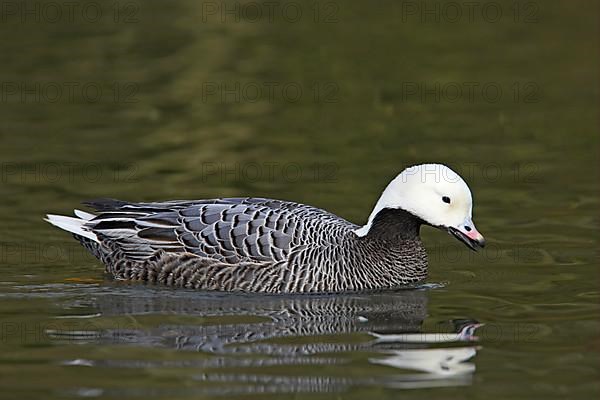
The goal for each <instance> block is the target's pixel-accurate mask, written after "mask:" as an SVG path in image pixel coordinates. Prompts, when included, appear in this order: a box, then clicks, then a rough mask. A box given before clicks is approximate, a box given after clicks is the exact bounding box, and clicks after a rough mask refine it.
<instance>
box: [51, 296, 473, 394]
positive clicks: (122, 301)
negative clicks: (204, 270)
mask: <svg viewBox="0 0 600 400" xmlns="http://www.w3.org/2000/svg"><path fill="white" fill-rule="evenodd" d="M427 295H428V291H427V290H405V291H398V292H393V293H376V294H360V295H358V294H357V295H336V296H300V297H283V296H257V295H232V294H227V295H223V294H211V293H194V292H187V291H183V292H176V291H158V290H129V291H128V292H126V293H118V294H115V293H111V294H103V295H99V296H96V297H95V300H94V303H93V304H92V307H93V309H94V310H95V311H97V314H98V315H100V316H96V315H92V318H94V319H97V318H101V319H103V320H106V319H108V320H111V319H114V317H120V316H124V315H126V316H128V317H131V318H135V317H140V316H143V315H146V316H155V317H156V316H160V318H161V322H160V323H158V324H153V326H144V327H141V326H135V327H132V326H129V327H126V326H120V327H116V328H114V329H88V330H79V331H77V332H73V331H60V330H54V331H50V332H48V334H49V335H51V336H52V337H53V338H54V339H55V340H64V339H68V340H71V341H72V340H74V339H76V340H80V341H82V342H86V343H95V344H111V345H112V344H127V345H135V346H152V347H162V348H172V349H177V350H190V351H197V352H202V353H204V354H205V355H208V356H207V357H199V358H198V359H197V360H189V359H186V360H182V361H169V363H166V362H162V361H144V362H143V365H144V367H152V366H157V367H195V368H200V369H201V370H200V371H201V373H200V372H199V373H198V374H195V375H194V379H196V380H199V381H202V382H211V383H212V384H211V385H210V387H211V391H214V390H215V386H214V385H215V384H217V385H218V384H219V383H221V384H227V386H226V387H222V389H223V392H222V393H226V394H230V393H231V391H232V390H234V389H232V388H231V387H230V386H229V385H230V384H232V383H235V384H236V386H235V387H236V388H237V389H235V390H239V391H241V392H251V393H263V392H298V391H310V392H321V391H334V390H343V389H344V388H348V387H351V386H353V385H365V384H367V385H369V384H372V385H380V386H381V385H383V386H387V387H393V388H416V387H433V386H454V385H465V384H469V383H470V381H471V377H472V374H473V373H474V371H475V366H474V364H472V363H469V362H467V361H468V360H470V359H471V358H473V357H474V356H475V354H476V352H477V350H478V347H477V346H474V345H473V343H472V342H473V341H474V340H476V338H475V336H473V334H474V331H475V329H476V328H477V327H479V326H480V325H479V324H478V323H477V322H475V321H456V325H457V326H456V328H455V331H454V332H447V333H440V332H430V333H427V332H422V331H421V326H422V323H423V320H424V319H425V317H426V316H427ZM182 316H185V317H186V318H191V320H187V319H186V322H185V324H184V323H181V321H180V319H181V317H182ZM196 317H199V318H198V319H197V320H194V318H196ZM178 319H179V323H175V322H174V321H177V320H178ZM189 321H194V322H189ZM461 342H467V343H468V345H466V344H462V345H460V343H461ZM457 343H458V344H459V345H457ZM66 363H67V364H69V365H87V366H104V367H116V366H118V367H139V366H140V365H141V364H140V362H138V361H135V362H134V361H131V362H128V361H122V360H112V361H111V360H101V361H99V360H83V359H77V360H69V361H67V362H66ZM324 364H327V365H348V364H354V365H356V366H358V367H357V368H360V369H361V371H362V372H361V374H360V375H359V376H348V375H346V374H345V373H344V370H343V368H340V369H339V370H338V371H337V374H336V373H335V370H328V371H334V376H314V375H313V374H314V373H315V372H316V371H318V369H315V368H306V369H305V371H306V372H307V375H306V376H297V375H296V374H297V371H302V369H298V367H299V366H300V368H302V366H311V365H312V366H317V365H324ZM369 365H370V367H368V366H369ZM266 366H281V367H282V369H281V370H280V371H279V372H280V373H281V374H277V375H269V374H257V370H256V368H258V367H266ZM293 366H296V368H293ZM378 366H379V367H378ZM382 366H387V367H394V368H395V369H390V370H389V371H385V367H382ZM288 367H289V369H287V370H286V369H285V368H288ZM222 368H228V371H229V370H230V369H231V368H237V369H239V372H229V373H223V372H222ZM382 368H383V369H382ZM248 369H251V373H250V371H249V370H248ZM370 370H376V371H377V372H376V373H374V374H373V376H369V372H370ZM355 371H356V369H355ZM355 374H356V373H355V372H354V373H353V374H351V375H355ZM217 387H220V386H217ZM216 391H217V392H219V390H216Z"/></svg>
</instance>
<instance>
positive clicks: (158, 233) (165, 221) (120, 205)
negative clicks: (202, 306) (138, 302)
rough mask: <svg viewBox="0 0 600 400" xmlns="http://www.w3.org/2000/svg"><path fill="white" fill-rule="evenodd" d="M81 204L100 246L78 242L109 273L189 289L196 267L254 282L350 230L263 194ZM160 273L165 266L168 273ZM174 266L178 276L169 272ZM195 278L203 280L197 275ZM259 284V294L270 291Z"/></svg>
mask: <svg viewBox="0 0 600 400" xmlns="http://www.w3.org/2000/svg"><path fill="white" fill-rule="evenodd" d="M87 204H88V205H89V206H91V207H93V208H95V209H96V210H97V211H98V212H99V213H98V215H97V216H95V217H94V218H92V219H90V220H89V221H88V222H87V223H86V227H87V228H88V229H89V230H91V231H92V232H93V233H95V234H96V236H97V237H98V238H99V240H100V243H101V245H100V246H95V245H94V244H93V243H91V242H90V241H88V240H83V242H84V244H85V245H86V247H88V248H89V249H90V250H91V251H92V252H94V254H96V255H97V256H98V257H99V258H100V259H101V260H102V261H103V262H104V263H105V264H106V265H107V267H108V270H109V272H111V273H112V274H113V275H115V276H116V277H123V278H127V279H132V278H136V279H140V280H165V279H171V280H173V279H175V280H176V279H177V277H178V276H180V277H181V279H180V282H179V284H180V285H188V286H189V285H191V283H190V282H191V281H190V279H191V278H190V276H191V275H193V272H192V271H194V270H198V269H202V270H203V271H202V274H204V276H206V274H207V273H208V270H211V271H213V272H214V273H215V274H221V275H223V276H226V275H232V278H231V279H232V280H237V281H240V280H244V279H246V280H250V279H251V278H250V277H248V276H245V277H239V275H240V274H242V275H243V274H247V273H249V272H251V273H252V279H253V280H254V281H255V283H256V280H257V279H258V278H259V277H257V274H258V275H265V277H268V276H283V275H285V272H286V271H288V272H289V271H292V270H293V269H294V268H292V267H291V264H296V266H297V264H301V263H304V264H306V260H300V261H299V260H298V258H306V257H310V256H311V254H312V253H311V251H310V250H312V249H318V248H331V247H335V245H336V244H339V242H340V241H341V240H342V239H343V238H344V237H345V236H346V235H347V234H348V232H349V231H350V230H352V229H356V226H355V225H354V224H351V223H350V222H348V221H346V220H344V219H342V218H340V217H337V216H335V215H333V214H331V213H329V212H327V211H325V210H322V209H319V208H316V207H312V206H308V205H304V204H299V203H294V202H287V201H281V200H271V199H263V198H223V199H212V200H199V201H169V202H162V203H127V202H121V201H118V200H96V201H91V202H88V203H87ZM80 240H81V238H80ZM153 271H154V272H153ZM165 271H171V272H170V274H171V276H170V277H168V276H166V275H165ZM173 271H175V272H177V273H175V275H173V274H174V272H173ZM155 275H156V276H155ZM213 275H214V274H213ZM161 276H162V278H161ZM184 276H187V277H188V278H190V279H187V278H186V279H184V278H183V277H184ZM235 276H238V277H237V278H235ZM233 278H235V279H233ZM194 280H195V281H198V280H202V279H200V278H199V277H198V276H196V277H195V278H194ZM204 280H205V281H206V280H207V279H206V278H204ZM213 280H214V276H213ZM222 280H225V278H222ZM163 283H165V282H163ZM238 283H240V282H238ZM275 283H276V282H270V285H274V284H275ZM197 284H198V282H195V283H194V286H197ZM204 284H207V282H204ZM212 284H214V285H216V286H218V285H221V284H222V282H216V281H215V282H213V283H212ZM248 284H249V283H247V284H246V285H248ZM264 284H265V285H266V284H269V282H266V283H264ZM236 288H237V287H234V289H236ZM259 289H260V288H259ZM265 289H267V290H261V291H270V290H268V288H265ZM252 290H255V289H254V288H253V289H252Z"/></svg>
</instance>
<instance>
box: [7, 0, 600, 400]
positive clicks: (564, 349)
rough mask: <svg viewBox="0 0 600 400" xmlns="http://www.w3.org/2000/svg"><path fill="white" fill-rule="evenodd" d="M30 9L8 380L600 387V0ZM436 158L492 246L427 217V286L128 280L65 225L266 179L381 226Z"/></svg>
mask: <svg viewBox="0 0 600 400" xmlns="http://www.w3.org/2000/svg"><path fill="white" fill-rule="evenodd" d="M9 3H10V2H9ZM29 3H30V6H31V8H30V9H29V10H30V11H29V13H24V11H23V10H22V9H21V8H20V7H22V5H21V3H20V2H14V3H10V4H12V5H8V6H6V7H9V8H6V7H5V8H4V9H3V12H2V14H1V15H0V25H1V26H2V28H3V38H4V40H2V41H0V51H1V52H2V54H3V55H4V57H3V62H2V63H1V64H0V71H1V72H2V87H1V89H2V91H1V93H0V95H1V98H0V103H1V104H0V144H1V146H0V159H1V166H2V169H1V171H0V172H1V176H0V178H1V194H2V200H3V201H2V202H1V204H0V221H2V224H1V226H0V233H1V236H0V268H1V271H2V280H1V282H0V387H2V392H1V394H0V397H2V398H20V399H28V398H32V399H34V398H35V399H37V398H65V397H67V398H80V397H101V398H102V397H106V398H196V397H199V396H202V397H205V398H209V397H213V396H214V397H221V398H223V397H226V398H235V397H238V396H239V397H244V396H246V395H248V394H254V395H261V394H266V393H268V394H269V395H270V396H269V397H273V398H288V397H289V396H290V395H291V394H294V395H295V396H296V397H298V398H328V397H332V396H338V397H343V398H364V397H366V396H369V397H374V396H376V397H377V398H397V397H398V396H404V397H411V398H413V397H414V398H428V399H435V398H463V397H464V398H486V399H488V398H527V399H531V398H560V399H563V398H576V399H582V398H595V397H597V395H598V392H599V391H600V387H599V386H600V385H599V384H598V378H599V375H600V365H599V364H600V362H599V361H598V360H600V357H599V355H600V354H599V353H600V347H599V345H598V336H599V335H598V334H599V331H600V319H599V315H600V314H599V311H600V305H599V302H600V301H599V300H600V299H599V297H600V290H599V287H598V282H599V280H598V278H599V273H598V253H597V247H598V230H599V225H600V221H599V219H598V205H599V204H598V178H599V177H600V176H599V175H600V174H599V173H598V168H597V166H598V145H599V143H598V142H599V140H598V135H597V122H598V119H597V110H598V87H599V86H598V79H597V72H598V53H597V48H598V37H600V36H599V35H598V21H597V18H596V15H597V13H598V7H597V5H595V4H593V3H592V2H569V3H558V4H546V3H537V2H516V3H514V2H494V3H493V4H494V6H495V7H496V8H499V9H500V10H502V17H501V18H500V19H499V20H497V21H491V20H490V18H491V17H490V15H487V16H486V17H484V16H482V15H481V14H480V13H479V11H477V12H476V13H475V14H474V17H473V18H474V19H473V20H470V19H468V18H466V17H463V18H462V19H460V20H457V21H449V20H448V15H449V14H447V13H446V14H444V12H450V11H451V10H449V9H448V8H447V7H448V4H450V3H443V2H442V3H437V2H387V1H382V2H377V4H367V3H365V2H358V1H348V2H343V3H341V2H312V3H310V2H309V3H304V2H287V3H286V2H284V3H281V8H277V9H276V10H279V11H281V10H283V9H284V7H287V8H285V10H286V13H291V12H292V11H293V9H296V10H298V9H299V10H301V11H302V14H301V15H300V16H299V17H298V16H296V17H294V16H293V15H292V14H285V15H284V14H281V13H280V12H279V11H277V12H275V14H273V18H272V19H270V18H268V17H265V15H262V17H260V18H259V19H258V20H257V21H256V22H252V21H253V20H254V18H255V17H256V16H255V14H252V13H253V12H254V11H253V10H252V9H251V7H255V8H256V6H257V5H258V7H259V9H260V7H264V5H263V6H261V5H260V4H261V3H250V2H244V3H236V2H229V3H227V5H224V4H223V3H221V2H194V1H177V2H159V1H150V2H143V3H138V2H135V1H133V2H117V3H114V2H103V1H102V2H96V3H94V5H95V6H94V7H97V8H99V9H100V10H101V14H100V17H97V18H96V17H94V16H93V15H92V14H85V15H82V14H81V13H80V12H79V11H77V12H75V14H73V17H72V19H71V18H70V17H68V15H67V13H66V10H65V9H63V10H62V11H63V14H62V17H61V18H60V19H59V20H58V21H56V22H52V21H51V19H52V18H54V17H52V15H54V14H50V13H51V12H52V9H50V8H48V7H52V5H51V4H55V5H56V4H59V3H52V2H44V1H40V2H29ZM49 4H50V6H49ZM286 4H287V5H286ZM485 4H488V3H485ZM485 4H484V3H481V4H480V6H481V7H480V8H481V9H483V7H484V6H485ZM36 5H37V6H36ZM11 7H12V8H11ZM35 7H38V8H35ZM59 7H65V6H64V5H62V6H61V5H60V4H59ZM223 7H229V8H223ZM236 7H237V8H236ZM249 7H250V8H249ZM294 7H295V8H294ZM422 7H430V8H429V9H430V10H434V11H433V13H438V14H439V17H440V18H439V19H440V21H439V22H437V21H436V20H435V18H434V17H432V15H435V14H426V13H425V14H423V13H422V11H423V10H422ZM436 7H438V8H436ZM487 7H489V6H487ZM223 9H225V10H229V11H228V12H225V13H222V10H223ZM478 9H479V8H478ZM31 10H33V11H31ZM36 10H37V11H36ZM44 10H45V11H44ZM77 10H78V9H77ZM435 10H438V11H435ZM444 10H445V11H444ZM80 11H81V10H80ZM262 11H263V12H265V10H264V8H263V9H262ZM488 11H489V12H491V11H490V10H488ZM86 12H91V11H90V10H87V11H86ZM463 12H466V10H463ZM237 15H239V19H238V18H237V17H236V16H237ZM428 15H429V17H428ZM431 18H434V19H433V20H431ZM469 87H471V88H474V92H473V93H472V97H471V95H470V94H469V93H470V92H469V91H468V88H469ZM484 87H485V88H486V89H485V91H484V90H483V88H484ZM69 88H71V89H69ZM498 89H499V90H500V91H501V93H502V94H501V95H500V96H498V95H496V96H494V94H493V92H492V91H494V90H496V91H497V90H498ZM488 91H489V92H488ZM424 161H439V162H444V163H447V164H449V165H451V166H452V167H453V168H454V169H456V170H458V171H460V172H461V174H462V175H463V176H464V177H465V179H466V180H467V181H468V183H469V184H470V186H471V189H472V191H473V193H474V196H475V211H474V212H475V215H474V218H475V221H476V223H477V226H478V228H479V230H480V231H481V232H482V233H483V234H484V235H486V238H487V239H488V243H489V244H488V246H487V247H486V249H485V251H483V252H480V253H472V252H469V251H468V250H467V249H466V248H464V246H462V245H461V244H460V243H457V242H456V241H455V240H453V239H452V238H451V237H449V236H448V235H446V234H444V233H443V232H439V231H435V230H432V229H428V228H424V229H423V237H424V240H425V243H426V245H427V247H428V250H429V254H430V279H429V281H428V284H427V285H424V286H422V287H419V288H416V289H413V290H404V291H398V292H393V293H377V294H360V295H358V294H355V295H343V296H342V295H340V296H300V297H286V296H251V295H244V296H241V295H223V294H211V293H197V292H193V291H186V290H182V291H175V290H171V289H168V288H157V287H148V286H144V285H126V284H120V283H115V282H113V281H110V280H109V279H107V278H105V277H104V275H103V268H102V266H101V265H100V264H99V263H98V262H97V261H96V260H95V259H93V258H92V257H91V256H89V255H87V254H86V253H85V251H84V250H83V249H81V248H80V247H79V246H78V245H77V243H75V242H74V241H73V240H72V238H71V237H70V236H69V235H67V234H65V233H63V232H60V231H58V230H57V229H54V228H52V227H51V226H49V225H48V224H46V223H44V222H43V221H42V216H43V215H44V213H46V212H55V213H68V212H70V210H71V209H72V208H74V207H76V206H77V204H78V203H79V202H80V201H81V200H84V199H89V198H94V197H102V196H105V197H106V196H110V197H116V198H123V199H128V200H161V199H173V198H209V197H218V196H240V195H256V196H265V197H273V198H282V199H290V200H296V201H299V202H304V203H309V204H313V205H316V206H319V207H322V208H326V209H328V210H330V211H332V212H335V213H337V214H339V215H341V216H343V217H345V218H347V219H349V220H352V221H355V222H357V223H362V222H363V221H364V220H365V219H366V218H367V216H368V214H369V212H370V210H371V207H372V205H373V203H374V202H375V200H376V198H377V196H378V195H379V193H380V191H381V189H382V188H383V187H384V185H385V184H387V182H388V181H389V179H390V178H391V177H393V176H394V175H395V174H396V173H397V172H399V171H400V170H402V169H403V168H404V167H406V166H408V165H410V164H413V163H418V162H424ZM481 324H482V326H480V325H481Z"/></svg>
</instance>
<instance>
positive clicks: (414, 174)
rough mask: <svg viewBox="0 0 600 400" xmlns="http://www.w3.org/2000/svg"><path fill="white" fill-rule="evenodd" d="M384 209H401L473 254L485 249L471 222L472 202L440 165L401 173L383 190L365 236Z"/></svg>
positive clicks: (363, 232)
mask: <svg viewBox="0 0 600 400" xmlns="http://www.w3.org/2000/svg"><path fill="white" fill-rule="evenodd" d="M384 209H402V210H404V211H407V212H409V213H410V214H412V215H414V216H415V217H418V218H420V219H421V220H423V221H424V222H425V223H426V224H429V225H432V226H434V227H437V228H441V229H445V230H447V231H448V232H449V233H451V234H452V235H454V236H455V237H456V238H457V239H459V240H461V241H462V242H464V243H465V244H466V245H467V246H469V248H471V249H473V250H475V249H477V248H478V247H483V246H484V245H485V240H484V238H483V236H482V235H481V234H480V233H479V232H478V231H477V228H475V224H473V221H472V210H473V200H472V197H471V191H470V190H469V187H468V186H467V184H466V183H465V181H464V180H463V179H462V178H461V177H460V176H459V175H458V174H457V173H456V172H454V171H452V170H451V169H450V168H448V167H447V166H445V165H441V164H423V165H417V166H414V167H410V168H407V169H405V170H404V171H402V172H401V173H400V174H399V175H398V176H397V177H396V178H394V180H392V181H391V182H390V183H389V185H388V186H387V187H386V188H385V190H384V191H383V193H382V194H381V197H380V198H379V200H378V201H377V204H376V205H375V208H374V209H373V211H372V212H371V215H370V216H369V221H368V222H367V224H366V225H364V226H363V227H361V228H359V229H357V230H355V231H354V232H355V233H356V234H357V235H358V236H366V235H367V234H368V233H369V229H370V228H371V226H372V223H373V220H374V219H375V217H376V216H377V214H378V213H379V212H380V211H381V210H384Z"/></svg>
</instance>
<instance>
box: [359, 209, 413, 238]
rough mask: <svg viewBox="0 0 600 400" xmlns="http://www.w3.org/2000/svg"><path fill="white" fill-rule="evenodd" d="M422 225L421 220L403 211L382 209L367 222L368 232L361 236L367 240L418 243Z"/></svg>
mask: <svg viewBox="0 0 600 400" xmlns="http://www.w3.org/2000/svg"><path fill="white" fill-rule="evenodd" d="M423 223H424V222H423V220H422V219H420V218H418V217H416V216H414V215H413V214H411V213H409V212H408V211H405V210H403V209H394V208H384V209H382V210H380V211H379V212H378V213H377V214H376V215H375V216H374V217H373V219H372V220H370V221H369V224H368V230H367V232H366V234H365V235H362V236H363V237H364V238H365V239H369V240H375V241H383V242H392V243H399V242H404V241H411V240H417V241H420V238H419V231H420V229H421V225H422V224H423ZM363 228H364V227H363ZM363 228H361V229H363ZM359 230H360V229H359ZM356 232H357V231H355V233H356ZM357 235H358V236H361V235H359V234H358V233H357Z"/></svg>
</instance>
